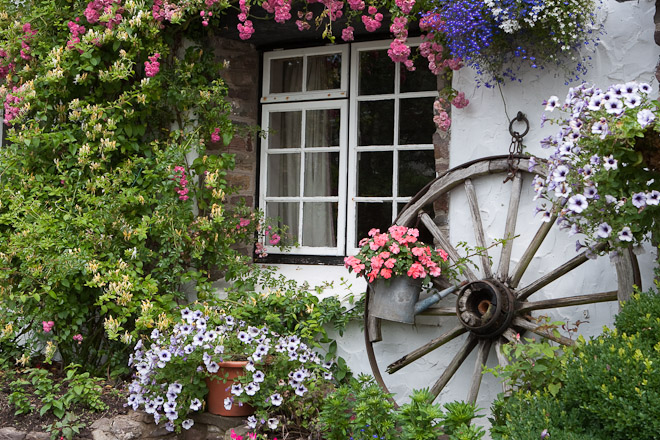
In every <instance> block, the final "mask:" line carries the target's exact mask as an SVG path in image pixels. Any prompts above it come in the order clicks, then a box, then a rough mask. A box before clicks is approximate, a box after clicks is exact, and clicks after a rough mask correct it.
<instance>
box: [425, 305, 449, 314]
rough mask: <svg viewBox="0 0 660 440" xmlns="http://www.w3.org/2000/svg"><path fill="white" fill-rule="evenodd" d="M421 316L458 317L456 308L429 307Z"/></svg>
mask: <svg viewBox="0 0 660 440" xmlns="http://www.w3.org/2000/svg"><path fill="white" fill-rule="evenodd" d="M420 315H423V316H456V306H448V307H429V308H428V309H426V310H424V311H423V312H422V313H420Z"/></svg>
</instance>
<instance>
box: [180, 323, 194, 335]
mask: <svg viewBox="0 0 660 440" xmlns="http://www.w3.org/2000/svg"><path fill="white" fill-rule="evenodd" d="M179 330H180V331H181V334H182V335H189V334H190V333H192V331H193V326H192V325H190V324H183V325H182V326H181V327H180V328H179Z"/></svg>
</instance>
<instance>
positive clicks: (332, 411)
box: [319, 374, 485, 440]
mask: <svg viewBox="0 0 660 440" xmlns="http://www.w3.org/2000/svg"><path fill="white" fill-rule="evenodd" d="M391 399H392V396H391V395H390V394H387V393H385V392H384V391H383V389H382V388H381V387H380V386H379V385H378V384H377V383H376V382H375V381H374V378H373V377H371V376H368V375H364V374H361V375H360V376H359V377H358V378H357V379H354V380H352V381H351V382H350V383H349V384H345V385H342V386H340V387H338V388H337V389H336V390H335V391H334V392H333V393H331V394H329V395H328V396H327V397H326V398H325V400H324V401H323V405H322V408H321V413H320V418H319V421H320V429H321V432H322V435H323V438H325V439H327V440H345V439H347V438H352V439H355V440H358V439H361V440H362V439H363V440H366V439H373V438H378V439H404V440H434V439H437V438H438V437H439V436H440V435H442V434H443V431H444V432H446V433H447V434H450V435H452V437H451V438H452V439H454V438H455V439H457V440H459V439H460V440H479V439H481V438H482V437H483V436H484V435H485V432H484V431H483V428H480V427H472V426H470V422H471V421H472V419H474V418H475V417H480V416H477V415H476V413H477V411H478V409H477V408H476V407H475V406H474V405H473V404H471V403H465V402H453V403H451V404H447V405H445V408H446V409H447V412H446V413H444V412H443V410H442V408H441V407H440V406H439V405H438V404H435V403H432V401H433V396H432V395H431V393H430V392H429V391H428V390H427V389H423V390H414V391H413V392H412V394H411V396H410V402H409V403H406V404H404V405H402V406H401V407H399V408H396V407H395V405H394V402H393V401H392V400H391Z"/></svg>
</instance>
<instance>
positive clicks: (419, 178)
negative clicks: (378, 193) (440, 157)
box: [397, 150, 435, 197]
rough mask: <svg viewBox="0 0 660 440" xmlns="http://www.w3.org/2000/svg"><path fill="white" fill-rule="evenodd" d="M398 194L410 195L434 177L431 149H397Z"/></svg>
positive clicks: (433, 158) (433, 157) (433, 159)
mask: <svg viewBox="0 0 660 440" xmlns="http://www.w3.org/2000/svg"><path fill="white" fill-rule="evenodd" d="M398 174H399V194H397V195H399V196H408V197H412V196H414V195H415V194H417V192H418V191H419V190H420V189H422V188H424V186H425V185H426V184H427V183H429V182H430V181H431V180H433V178H434V177H435V155H434V154H433V150H412V151H399V173H398Z"/></svg>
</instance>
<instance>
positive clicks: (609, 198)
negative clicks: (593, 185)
mask: <svg viewBox="0 0 660 440" xmlns="http://www.w3.org/2000/svg"><path fill="white" fill-rule="evenodd" d="M605 201H606V202H607V203H608V204H609V205H611V204H612V203H616V197H614V196H612V195H610V194H605Z"/></svg>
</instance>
